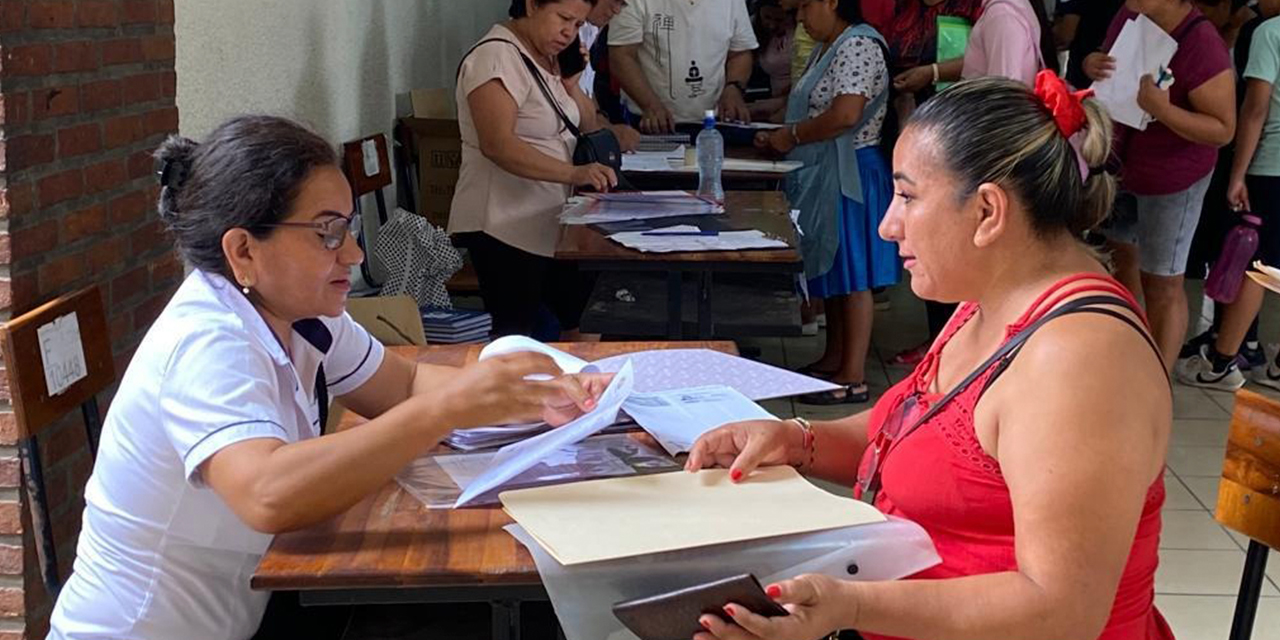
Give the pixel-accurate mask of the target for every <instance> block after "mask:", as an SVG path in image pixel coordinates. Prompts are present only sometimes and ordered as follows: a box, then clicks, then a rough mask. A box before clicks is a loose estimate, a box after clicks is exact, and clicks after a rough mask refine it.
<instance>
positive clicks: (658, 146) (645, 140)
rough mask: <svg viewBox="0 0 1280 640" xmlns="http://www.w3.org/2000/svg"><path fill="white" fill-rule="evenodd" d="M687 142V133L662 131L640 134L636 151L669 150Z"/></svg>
mask: <svg viewBox="0 0 1280 640" xmlns="http://www.w3.org/2000/svg"><path fill="white" fill-rule="evenodd" d="M686 144H689V135H688V134H684V133H663V134H649V133H646V134H644V135H641V136H640V142H639V144H637V145H636V151H671V150H673V149H675V148H676V147H681V146H684V145H686Z"/></svg>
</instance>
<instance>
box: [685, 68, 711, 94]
mask: <svg viewBox="0 0 1280 640" xmlns="http://www.w3.org/2000/svg"><path fill="white" fill-rule="evenodd" d="M684 83H685V85H687V86H688V87H689V96H688V97H689V98H697V97H698V96H701V95H702V94H704V93H706V89H705V88H704V87H703V83H702V72H701V71H699V70H698V61H697V60H691V61H690V62H689V75H688V76H687V77H686V78H685V79H684Z"/></svg>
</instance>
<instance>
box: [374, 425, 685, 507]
mask: <svg viewBox="0 0 1280 640" xmlns="http://www.w3.org/2000/svg"><path fill="white" fill-rule="evenodd" d="M496 455H497V453H496V452H493V451H485V452H480V453H446V454H438V455H431V456H424V457H421V458H418V459H417V460H414V461H413V462H412V463H410V464H409V466H408V467H406V468H405V469H404V471H401V472H400V473H399V474H398V475H397V476H396V481H397V482H399V483H400V486H402V487H404V488H405V490H406V491H408V492H409V493H411V494H413V496H414V497H415V498H417V499H418V500H419V501H420V502H422V504H423V505H425V506H426V507H427V508H430V509H447V508H449V507H452V506H453V504H454V503H455V502H457V500H458V496H460V495H461V494H462V490H463V488H464V487H466V486H468V485H470V484H471V483H472V482H475V480H476V479H477V478H479V477H480V476H481V475H482V474H483V473H484V472H485V471H486V470H487V469H488V468H489V466H490V465H491V464H493V459H494V456H496ZM679 468H680V464H679V463H677V462H676V461H675V460H674V459H672V458H671V456H668V455H666V454H665V453H663V452H662V451H659V450H658V449H655V448H653V447H651V446H649V445H646V444H645V443H643V442H641V441H639V440H637V439H635V438H633V437H631V436H627V435H620V434H611V435H600V436H592V437H590V438H587V439H586V440H583V441H582V442H579V443H576V444H571V445H569V446H566V447H562V448H560V449H557V450H556V451H553V452H551V453H550V454H548V455H547V457H545V458H543V459H542V460H539V461H538V463H537V464H535V465H534V466H533V467H530V468H529V469H528V470H526V471H524V472H522V473H520V474H519V475H517V476H516V477H514V478H512V479H511V480H510V481H509V482H507V483H506V484H505V485H503V487H509V488H519V487H536V486H543V485H547V484H552V483H557V482H568V481H572V480H582V479H590V478H616V477H620V476H633V475H636V474H640V473H656V472H661V471H674V470H676V469H679ZM497 502H498V497H497V495H495V494H494V492H492V491H491V492H489V493H488V494H487V495H483V496H480V497H478V498H476V500H475V502H473V504H477V505H479V504H495V503H497Z"/></svg>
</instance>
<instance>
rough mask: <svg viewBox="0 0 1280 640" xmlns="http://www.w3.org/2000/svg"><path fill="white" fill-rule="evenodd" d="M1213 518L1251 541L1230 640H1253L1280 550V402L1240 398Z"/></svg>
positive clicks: (1240, 394) (1248, 396) (1247, 395)
mask: <svg viewBox="0 0 1280 640" xmlns="http://www.w3.org/2000/svg"><path fill="white" fill-rule="evenodd" d="M1214 518H1216V519H1217V520H1218V522H1220V523H1222V524H1223V525H1224V526H1226V527H1228V528H1230V529H1232V530H1234V531H1238V532H1240V533H1242V534H1244V535H1246V536H1249V551H1248V553H1247V555H1246V559H1245V563H1244V575H1243V576H1242V577H1241V579H1240V593H1239V595H1238V596H1237V597H1236V610H1235V617H1234V619H1233V620H1232V622H1231V635H1230V639H1231V640H1248V638H1249V637H1250V635H1251V634H1252V633H1253V621H1254V618H1255V616H1256V614H1257V612H1258V597H1259V595H1260V594H1261V592H1262V584H1263V582H1264V581H1265V580H1266V578H1267V576H1266V570H1267V555H1268V552H1269V551H1270V550H1271V549H1272V548H1275V547H1277V546H1280V402H1277V401H1275V400H1272V399H1270V398H1267V397H1264V396H1262V395H1259V394H1257V393H1254V392H1252V391H1247V390H1242V391H1240V392H1238V393H1237V394H1236V404H1235V409H1234V411H1233V412H1232V416H1231V433H1230V436H1229V437H1228V439H1227V453H1226V459H1225V460H1224V461H1223V464H1222V481H1221V483H1220V484H1219V485H1218V507H1217V510H1216V511H1215V513H1214Z"/></svg>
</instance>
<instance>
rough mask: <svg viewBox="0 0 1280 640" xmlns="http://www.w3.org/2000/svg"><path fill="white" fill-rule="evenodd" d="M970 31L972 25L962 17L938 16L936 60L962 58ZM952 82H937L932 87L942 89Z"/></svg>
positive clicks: (944, 60)
mask: <svg viewBox="0 0 1280 640" xmlns="http://www.w3.org/2000/svg"><path fill="white" fill-rule="evenodd" d="M972 31H973V25H972V24H970V23H969V21H968V20H965V19H964V18H957V17H955V16H938V58H937V60H938V62H946V61H948V60H954V59H956V58H963V57H964V51H965V49H966V48H967V47H968V46H969V34H970V33H971V32H972ZM953 84H955V83H954V82H939V83H937V84H935V85H934V88H935V89H937V90H938V91H942V90H943V89H946V88H947V87H949V86H951V85H953Z"/></svg>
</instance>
